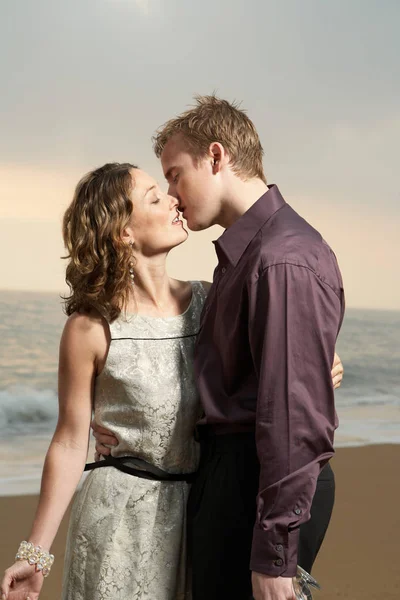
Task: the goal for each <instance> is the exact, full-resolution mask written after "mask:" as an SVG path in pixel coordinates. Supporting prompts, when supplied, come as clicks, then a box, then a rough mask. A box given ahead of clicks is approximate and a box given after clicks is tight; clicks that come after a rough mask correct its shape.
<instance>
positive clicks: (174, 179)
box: [172, 173, 179, 183]
mask: <svg viewBox="0 0 400 600" xmlns="http://www.w3.org/2000/svg"><path fill="white" fill-rule="evenodd" d="M178 178H179V173H177V174H176V175H175V177H173V178H172V182H173V183H178Z"/></svg>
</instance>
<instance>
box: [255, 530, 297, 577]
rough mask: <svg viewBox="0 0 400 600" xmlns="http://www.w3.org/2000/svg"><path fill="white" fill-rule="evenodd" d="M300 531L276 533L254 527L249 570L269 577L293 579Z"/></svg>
mask: <svg viewBox="0 0 400 600" xmlns="http://www.w3.org/2000/svg"><path fill="white" fill-rule="evenodd" d="M299 534H300V529H299V527H297V528H296V529H293V530H291V531H286V532H284V533H278V532H276V531H264V530H263V529H260V528H259V527H255V528H254V531H253V545H252V549H251V559H250V569H251V571H255V572H256V573H263V574H264V575H269V576H271V577H294V576H295V575H296V570H297V550H298V545H299Z"/></svg>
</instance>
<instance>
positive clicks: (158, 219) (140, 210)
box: [129, 169, 188, 257]
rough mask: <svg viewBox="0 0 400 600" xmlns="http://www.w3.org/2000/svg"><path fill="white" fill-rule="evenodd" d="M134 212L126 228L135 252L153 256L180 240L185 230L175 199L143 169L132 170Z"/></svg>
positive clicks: (182, 240) (179, 242)
mask: <svg viewBox="0 0 400 600" xmlns="http://www.w3.org/2000/svg"><path fill="white" fill-rule="evenodd" d="M132 180H133V189H132V191H131V199H132V204H133V212H132V218H131V223H130V224H129V230H130V233H131V239H132V241H133V243H134V252H135V255H137V254H138V253H140V254H142V255H143V256H147V257H149V256H154V255H156V254H161V253H164V252H168V251H169V250H171V248H174V247H175V246H178V245H179V244H182V242H184V241H185V240H186V239H187V237H188V233H187V231H186V230H185V229H184V228H183V223H182V221H181V220H180V215H179V212H178V201H177V200H176V198H173V197H172V196H168V194H166V193H164V192H162V191H161V189H160V187H159V185H158V183H157V182H156V181H155V180H154V179H153V178H152V177H150V175H148V174H147V173H145V172H144V171H141V170H140V169H134V170H133V171H132Z"/></svg>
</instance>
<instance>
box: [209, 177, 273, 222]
mask: <svg viewBox="0 0 400 600" xmlns="http://www.w3.org/2000/svg"><path fill="white" fill-rule="evenodd" d="M267 191H268V187H267V185H266V184H265V183H264V182H263V181H262V179H250V180H248V181H242V180H241V179H239V178H238V177H235V180H234V182H233V183H232V185H231V186H230V188H229V190H228V193H227V195H226V198H225V200H224V201H223V202H222V210H221V214H220V216H219V219H218V225H221V227H224V228H225V229H227V228H228V227H230V226H231V225H233V223H235V221H237V220H238V219H239V218H240V217H241V216H242V215H244V213H245V212H247V211H248V210H249V208H250V207H251V206H253V204H254V203H255V202H257V200H258V199H259V198H260V197H261V196H262V195H263V194H265V192H267Z"/></svg>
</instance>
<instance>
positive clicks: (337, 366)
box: [331, 352, 344, 390]
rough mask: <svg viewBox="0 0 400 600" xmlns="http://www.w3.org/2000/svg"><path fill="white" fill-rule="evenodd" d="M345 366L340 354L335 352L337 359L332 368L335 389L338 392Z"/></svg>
mask: <svg viewBox="0 0 400 600" xmlns="http://www.w3.org/2000/svg"><path fill="white" fill-rule="evenodd" d="M343 372H344V369H343V365H342V361H341V360H340V356H339V355H338V354H336V352H335V358H334V360H333V366H332V372H331V373H332V381H333V387H334V389H335V390H336V388H338V387H340V384H341V383H342V379H343Z"/></svg>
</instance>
